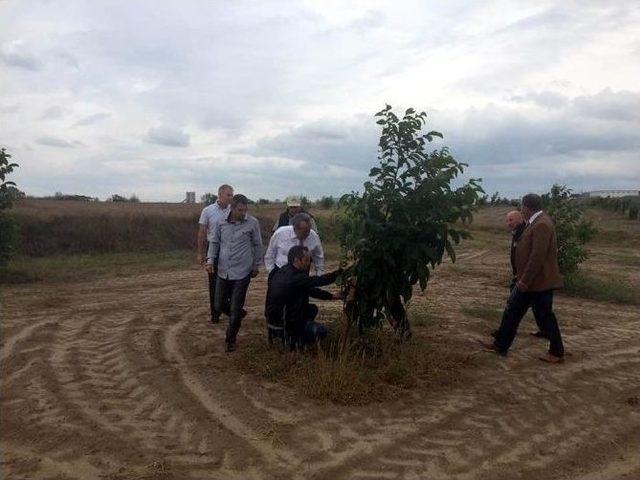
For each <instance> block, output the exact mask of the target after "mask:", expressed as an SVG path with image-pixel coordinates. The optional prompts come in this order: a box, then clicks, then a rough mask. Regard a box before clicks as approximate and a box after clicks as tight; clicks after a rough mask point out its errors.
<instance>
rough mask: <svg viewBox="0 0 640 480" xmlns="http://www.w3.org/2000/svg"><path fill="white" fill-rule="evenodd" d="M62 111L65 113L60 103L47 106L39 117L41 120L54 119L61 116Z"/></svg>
mask: <svg viewBox="0 0 640 480" xmlns="http://www.w3.org/2000/svg"><path fill="white" fill-rule="evenodd" d="M64 113H65V109H64V108H62V107H61V106H60V105H53V106H51V107H49V108H46V109H45V110H44V111H43V112H42V115H41V116H40V118H41V119H42V120H54V119H57V118H62V116H63V115H64Z"/></svg>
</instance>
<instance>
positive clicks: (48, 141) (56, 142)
mask: <svg viewBox="0 0 640 480" xmlns="http://www.w3.org/2000/svg"><path fill="white" fill-rule="evenodd" d="M35 142H36V143H37V144H39V145H45V146H47V147H58V148H73V147H74V146H76V145H78V143H77V142H73V143H71V142H68V141H67V140H64V139H62V138H58V137H51V136H47V135H45V136H42V137H38V138H36V140H35Z"/></svg>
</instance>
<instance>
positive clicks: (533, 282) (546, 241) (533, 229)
mask: <svg viewBox="0 0 640 480" xmlns="http://www.w3.org/2000/svg"><path fill="white" fill-rule="evenodd" d="M515 260H516V277H518V280H519V281H521V282H522V283H524V284H525V285H526V286H527V288H528V290H527V291H530V292H542V291H544V290H550V289H553V288H559V287H561V286H562V277H561V276H560V269H559V268H558V242H557V240H556V232H555V229H554V227H553V221H552V220H551V218H549V216H548V215H547V214H545V213H542V214H540V215H539V216H538V217H537V218H536V219H535V220H534V221H533V223H531V224H530V225H527V227H526V228H525V229H524V232H522V236H521V237H520V239H519V240H518V242H517V244H516V258H515Z"/></svg>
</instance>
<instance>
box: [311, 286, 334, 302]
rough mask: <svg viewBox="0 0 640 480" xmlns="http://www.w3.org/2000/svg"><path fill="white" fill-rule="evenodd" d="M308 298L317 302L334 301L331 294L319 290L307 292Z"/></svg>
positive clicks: (313, 289)
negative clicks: (315, 299)
mask: <svg viewBox="0 0 640 480" xmlns="http://www.w3.org/2000/svg"><path fill="white" fill-rule="evenodd" d="M309 296H310V297H312V298H317V299H318V300H333V299H334V295H333V293H331V292H327V291H326V290H322V289H321V288H312V289H311V290H309Z"/></svg>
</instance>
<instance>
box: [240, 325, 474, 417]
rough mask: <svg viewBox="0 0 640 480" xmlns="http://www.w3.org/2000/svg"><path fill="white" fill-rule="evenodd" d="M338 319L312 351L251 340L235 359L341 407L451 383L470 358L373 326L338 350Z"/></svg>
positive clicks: (246, 368) (256, 372) (255, 371)
mask: <svg viewBox="0 0 640 480" xmlns="http://www.w3.org/2000/svg"><path fill="white" fill-rule="evenodd" d="M341 331H343V330H342V328H341V327H340V326H339V322H334V324H333V325H332V328H330V335H329V337H328V338H327V340H326V341H325V342H324V343H323V344H322V345H321V346H320V347H319V348H317V349H313V350H310V351H306V352H301V353H299V352H286V351H284V352H283V351H281V350H280V349H279V348H277V347H272V346H269V345H267V344H266V343H265V342H264V340H262V339H257V338H256V339H254V340H253V341H252V342H250V343H248V344H246V345H245V346H243V348H242V351H241V352H239V353H240V355H238V356H237V357H236V359H235V364H236V366H237V368H239V369H240V371H242V372H243V373H249V374H252V375H257V376H259V377H261V378H264V379H267V380H269V381H272V382H276V383H282V384H284V385H286V386H288V387H291V388H293V389H295V390H297V391H298V392H299V393H301V394H302V395H304V396H306V397H309V398H312V399H316V400H320V401H329V402H334V403H338V404H342V405H364V404H368V403H371V402H379V401H383V400H387V399H389V398H395V397H398V396H399V395H401V394H402V392H404V391H406V390H407V389H410V388H414V387H417V386H419V385H432V384H450V383H453V382H454V381H456V380H457V379H458V378H459V377H460V375H461V371H462V367H463V365H465V364H466V363H468V362H469V360H470V357H468V356H467V355H465V354H463V353H460V352H457V351H454V350H453V349H452V348H451V347H449V346H447V345H444V344H433V343H427V342H426V341H425V340H423V339H420V338H413V339H411V340H409V341H400V340H399V338H398V337H397V336H395V335H394V334H393V333H392V332H390V331H387V330H383V329H375V330H371V331H369V332H366V333H365V334H363V335H361V336H359V337H357V338H355V339H354V340H353V341H352V342H351V343H350V344H348V346H347V347H346V348H342V341H341V339H340V335H339V332H341Z"/></svg>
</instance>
